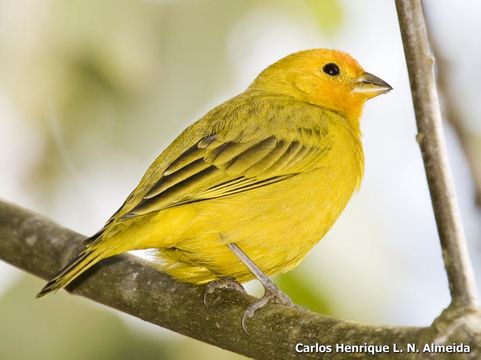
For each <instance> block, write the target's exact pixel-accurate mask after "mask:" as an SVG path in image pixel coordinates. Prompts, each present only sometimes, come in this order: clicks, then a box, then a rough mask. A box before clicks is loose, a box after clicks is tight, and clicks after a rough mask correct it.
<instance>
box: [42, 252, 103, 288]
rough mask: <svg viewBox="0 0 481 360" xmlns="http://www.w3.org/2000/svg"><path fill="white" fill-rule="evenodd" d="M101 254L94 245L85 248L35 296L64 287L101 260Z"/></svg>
mask: <svg viewBox="0 0 481 360" xmlns="http://www.w3.org/2000/svg"><path fill="white" fill-rule="evenodd" d="M102 255H103V253H102V252H101V251H98V248H97V247H96V246H89V247H87V248H85V249H84V250H83V251H82V252H81V253H80V254H78V256H77V257H76V258H74V259H73V260H72V261H70V262H69V263H68V264H67V265H66V266H65V267H64V268H63V269H62V270H60V272H59V273H58V274H57V275H56V276H55V277H54V278H53V279H51V280H50V281H49V282H48V283H47V284H46V285H45V286H44V287H43V289H42V290H40V292H39V293H38V294H37V298H39V297H42V296H44V295H47V294H49V293H51V292H53V291H57V290H59V289H62V288H64V287H65V286H67V285H68V284H70V283H71V282H72V281H73V280H75V279H76V278H77V277H78V276H80V275H81V274H82V273H83V272H85V271H86V270H88V269H89V268H90V267H92V266H93V265H95V264H96V263H97V262H99V261H100V260H102V259H103V258H104V256H102Z"/></svg>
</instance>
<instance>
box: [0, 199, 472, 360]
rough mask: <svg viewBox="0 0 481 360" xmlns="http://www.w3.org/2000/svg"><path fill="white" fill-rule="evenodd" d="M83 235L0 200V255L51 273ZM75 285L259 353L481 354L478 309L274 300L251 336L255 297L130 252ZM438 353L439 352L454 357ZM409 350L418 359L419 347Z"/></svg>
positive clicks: (204, 337)
mask: <svg viewBox="0 0 481 360" xmlns="http://www.w3.org/2000/svg"><path fill="white" fill-rule="evenodd" d="M83 239H85V237H84V236H82V235H79V234H77V233H75V232H73V231H70V230H68V229H65V228H62V227H60V226H59V225H56V224H54V223H53V222H51V221H50V220H48V219H46V218H44V217H42V216H40V215H37V214H34V213H31V212H29V211H27V210H24V209H21V208H19V207H17V206H15V205H12V204H8V203H5V202H1V201H0V259H3V260H5V261H7V262H9V263H11V264H12V265H15V266H17V267H19V268H21V269H24V270H27V271H29V272H31V273H33V274H36V275H38V276H41V277H42V278H44V279H47V278H49V277H51V276H52V275H53V274H55V273H56V272H57V271H58V270H59V269H60V268H61V267H62V265H63V264H64V263H65V262H66V261H67V259H68V258H69V257H70V256H72V255H73V254H75V252H77V251H78V249H79V246H81V241H82V240H83ZM73 285H74V287H70V288H69V291H71V292H73V293H74V294H79V295H82V296H85V297H87V298H90V299H92V300H95V301H97V302H100V303H102V304H105V305H107V306H110V307H112V308H115V309H118V310H120V311H123V312H126V313H129V314H131V315H133V316H136V317H138V318H141V319H143V320H146V321H149V322H151V323H154V324H157V325H160V326H163V327H166V328H168V329H171V330H174V331H176V332H178V333H181V334H184V335H187V336H190V337H193V338H195V339H199V340H201V341H204V342H206V343H210V344H213V345H216V346H219V347H222V348H224V349H227V350H231V351H234V352H237V353H239V354H243V355H246V356H250V357H253V358H256V359H319V357H320V356H322V355H321V354H320V353H319V352H316V351H314V352H310V353H304V352H298V351H296V344H304V345H312V346H315V344H316V343H317V344H321V345H333V347H334V348H333V349H334V350H333V351H332V353H330V354H329V355H328V356H329V359H333V360H345V359H359V358H360V357H359V356H360V355H362V354H359V353H346V352H340V351H336V350H335V344H348V345H349V344H363V343H367V344H377V345H385V344H387V345H389V346H390V347H391V349H392V344H394V343H395V344H396V345H397V346H398V348H402V349H406V346H407V344H408V343H410V344H417V346H418V348H419V349H422V347H423V346H424V344H429V343H432V342H433V341H435V340H436V339H442V342H443V343H448V344H449V343H452V342H457V343H460V342H464V343H465V344H470V345H471V355H473V356H475V355H476V354H478V355H479V354H481V334H480V333H479V331H478V332H476V331H473V326H472V324H476V323H479V322H480V319H481V314H480V313H478V312H465V313H464V316H462V317H459V316H457V317H456V318H455V319H454V320H455V321H457V322H454V320H453V321H451V320H449V321H446V320H444V319H441V320H437V323H435V324H434V325H433V326H431V327H425V328H415V327H388V326H379V325H364V324H358V323H355V322H350V321H343V320H336V319H333V318H330V317H327V316H322V315H318V314H314V313H312V312H309V311H304V310H302V309H299V308H288V307H285V306H282V305H275V304H270V305H267V306H266V307H265V308H263V309H262V310H261V311H259V312H257V313H256V315H255V316H254V318H252V319H250V320H249V336H247V335H246V334H245V333H244V331H243V330H242V327H241V325H240V320H241V318H242V315H243V313H244V310H245V309H246V307H247V306H248V304H249V303H250V302H252V300H253V299H252V297H250V296H247V295H244V294H242V293H240V292H236V291H231V290H223V291H219V292H216V293H214V294H212V295H211V296H210V297H209V300H210V303H209V305H205V304H204V302H203V288H202V287H196V286H191V285H186V284H179V283H177V282H175V281H174V280H172V279H171V278H169V277H168V276H167V275H165V274H163V273H161V272H158V271H156V270H155V269H153V268H151V267H150V266H149V264H148V263H147V262H146V261H145V260H142V259H139V258H137V257H134V256H131V255H122V256H118V257H115V258H112V259H110V261H109V260H107V261H103V262H101V263H100V264H98V266H96V267H94V268H93V269H92V270H91V271H88V272H87V273H86V274H85V276H83V277H82V278H81V279H79V281H76V282H75V284H73ZM33 296H35V294H34V293H32V297H33ZM39 301H41V300H39ZM460 319H461V320H460ZM447 331H448V332H447ZM401 355H402V354H400V355H399V356H396V355H395V354H393V353H392V352H390V353H380V354H378V356H376V359H389V360H392V359H406V357H403V356H401ZM421 355H423V356H422V357H419V359H426V357H425V355H426V354H424V353H420V356H421ZM437 355H439V357H436V359H452V357H448V356H446V357H444V355H443V354H437ZM446 355H451V354H446ZM409 358H410V359H411V358H412V359H418V357H417V356H416V355H415V354H412V357H409Z"/></svg>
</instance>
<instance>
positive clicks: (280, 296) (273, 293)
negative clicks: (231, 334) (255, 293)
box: [241, 283, 293, 335]
mask: <svg viewBox="0 0 481 360" xmlns="http://www.w3.org/2000/svg"><path fill="white" fill-rule="evenodd" d="M269 285H271V284H269ZM272 285H273V286H267V287H265V288H264V296H262V297H261V298H260V299H259V300H258V301H256V302H255V303H253V304H251V305H249V307H248V308H247V309H246V311H245V312H244V315H243V316H242V321H241V324H242V329H243V330H244V332H245V333H246V334H247V335H249V333H248V332H247V325H246V321H247V320H249V319H250V318H252V317H253V316H254V313H255V312H256V311H257V310H259V309H261V308H263V307H264V306H265V305H267V304H268V303H269V302H273V303H276V304H282V305H286V306H293V303H292V300H291V299H289V297H288V296H287V295H286V294H284V293H283V292H282V291H281V290H279V288H278V287H277V286H275V285H274V284H273V283H272Z"/></svg>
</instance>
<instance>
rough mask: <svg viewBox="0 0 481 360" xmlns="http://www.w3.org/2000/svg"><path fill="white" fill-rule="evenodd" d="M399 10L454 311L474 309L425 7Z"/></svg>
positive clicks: (410, 3) (413, 0)
mask: <svg viewBox="0 0 481 360" xmlns="http://www.w3.org/2000/svg"><path fill="white" fill-rule="evenodd" d="M396 7H397V12H398V17H399V25H400V28H401V36H402V39H403V44H404V52H405V55H406V62H407V66H408V71H409V80H410V82H411V92H412V98H413V103H414V111H415V113H416V123H417V127H418V134H417V140H418V143H419V146H420V147H421V152H422V156H423V160H424V168H425V170H426V177H427V181H428V185H429V190H430V193H431V200H432V205H433V209H434V216H435V218H436V224H437V228H438V233H439V239H440V242H441V247H442V252H443V259H444V265H445V267H446V272H447V276H448V282H449V289H450V291H451V298H452V305H453V306H462V307H465V308H475V307H476V305H477V299H476V287H475V282H474V274H473V270H472V267H471V263H470V260H469V256H468V251H467V247H466V241H465V238H464V230H463V226H462V223H461V216H460V214H459V209H458V205H457V200H456V195H455V191H454V186H453V181H452V176H451V172H450V169H449V164H448V160H447V155H446V144H445V140H444V135H443V129H442V121H441V113H440V108H439V101H438V94H437V90H436V83H435V80H434V73H433V64H434V58H433V56H432V54H431V52H430V50H429V41H428V37H427V32H426V26H425V23H424V16H423V10H422V5H421V1H420V0H396Z"/></svg>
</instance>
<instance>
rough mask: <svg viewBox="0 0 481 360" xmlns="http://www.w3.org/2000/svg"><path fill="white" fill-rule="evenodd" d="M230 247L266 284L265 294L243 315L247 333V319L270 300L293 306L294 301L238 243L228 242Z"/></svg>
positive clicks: (263, 284)
mask: <svg viewBox="0 0 481 360" xmlns="http://www.w3.org/2000/svg"><path fill="white" fill-rule="evenodd" d="M227 246H228V247H229V249H230V250H231V251H232V252H233V253H234V255H235V256H237V258H238V259H239V260H240V261H242V262H243V263H244V265H245V266H247V268H248V269H249V270H250V272H251V273H252V274H254V275H255V277H256V278H257V279H258V280H259V281H260V282H261V284H262V286H264V296H262V298H260V299H259V301H256V302H255V303H253V304H251V305H250V306H249V307H248V308H247V310H246V311H245V312H244V315H243V316H242V328H243V329H244V331H245V332H246V334H247V328H246V321H247V320H248V319H250V318H251V317H252V316H254V313H255V312H256V311H257V310H259V309H260V308H262V307H263V306H265V305H266V304H267V303H268V302H269V301H274V302H276V303H279V304H283V305H287V306H291V305H292V301H291V299H289V297H288V296H287V295H286V294H284V293H283V292H282V291H281V290H279V288H278V287H277V286H276V284H274V282H273V281H272V280H271V279H270V278H269V277H268V276H267V275H266V274H264V273H263V272H262V270H261V269H259V268H258V267H257V265H256V264H254V262H253V261H252V260H251V259H250V258H249V257H248V256H247V255H246V253H244V252H243V251H242V250H241V249H240V248H239V247H238V246H237V245H236V244H234V243H230V244H227Z"/></svg>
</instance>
